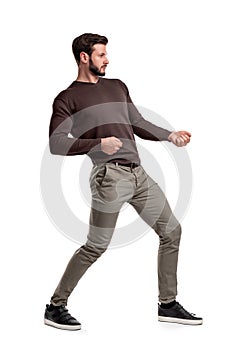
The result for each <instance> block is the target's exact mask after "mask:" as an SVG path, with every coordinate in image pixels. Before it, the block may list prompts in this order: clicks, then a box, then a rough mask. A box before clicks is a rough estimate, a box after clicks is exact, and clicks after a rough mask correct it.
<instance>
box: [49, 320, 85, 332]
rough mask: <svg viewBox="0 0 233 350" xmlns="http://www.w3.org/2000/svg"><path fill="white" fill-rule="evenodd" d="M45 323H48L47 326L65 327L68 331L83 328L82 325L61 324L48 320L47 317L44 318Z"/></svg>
mask: <svg viewBox="0 0 233 350" xmlns="http://www.w3.org/2000/svg"><path fill="white" fill-rule="evenodd" d="M44 324H46V325H47V326H51V327H55V328H59V329H64V330H66V331H77V330H79V329H81V325H74V326H69V325H65V324H59V323H56V322H53V321H50V320H47V319H46V318H45V319H44Z"/></svg>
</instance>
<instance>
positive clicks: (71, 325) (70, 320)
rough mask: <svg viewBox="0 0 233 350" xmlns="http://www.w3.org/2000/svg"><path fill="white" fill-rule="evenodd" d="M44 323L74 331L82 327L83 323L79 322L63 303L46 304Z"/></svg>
mask: <svg viewBox="0 0 233 350" xmlns="http://www.w3.org/2000/svg"><path fill="white" fill-rule="evenodd" d="M44 323H45V324H46V325H48V326H52V327H56V328H59V329H66V330H74V331H75V330H78V329H81V323H79V322H78V321H77V320H76V319H75V318H74V317H72V316H71V315H70V314H69V312H68V310H67V308H66V307H65V306H63V305H62V306H54V305H52V304H50V305H46V309H45V314H44Z"/></svg>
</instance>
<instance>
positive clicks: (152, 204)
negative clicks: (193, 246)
mask: <svg viewBox="0 0 233 350" xmlns="http://www.w3.org/2000/svg"><path fill="white" fill-rule="evenodd" d="M135 176H136V177H137V178H138V183H139V184H140V185H139V186H138V189H137V191H136V192H135V195H134V197H133V198H132V200H131V201H130V204H132V205H133V207H134V208H135V209H136V211H137V212H138V214H139V215H140V216H141V218H142V219H143V220H144V221H145V222H146V223H147V224H148V225H149V226H150V227H152V228H153V229H154V230H155V232H156V233H157V234H158V235H159V239H160V245H159V251H158V280H159V300H160V301H161V302H163V303H169V302H171V301H173V300H175V298H176V295H177V261H178V252H179V243H180V236H181V227H180V224H179V223H178V221H177V220H176V218H175V217H174V215H173V213H172V211H171V208H170V206H169V204H168V202H167V199H166V197H165V195H164V193H163V192H162V190H161V189H160V187H159V186H158V184H157V183H155V182H154V181H153V180H152V179H151V178H150V177H149V176H148V175H147V174H146V173H145V171H144V170H143V169H142V168H141V169H137V173H136V172H135Z"/></svg>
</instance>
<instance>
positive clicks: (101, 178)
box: [95, 165, 108, 186]
mask: <svg viewBox="0 0 233 350" xmlns="http://www.w3.org/2000/svg"><path fill="white" fill-rule="evenodd" d="M107 173H108V167H107V165H104V166H103V167H101V168H100V169H99V171H98V172H97V174H96V176H95V182H96V183H97V185H99V186H101V185H102V183H103V181H104V180H105V179H106V176H107Z"/></svg>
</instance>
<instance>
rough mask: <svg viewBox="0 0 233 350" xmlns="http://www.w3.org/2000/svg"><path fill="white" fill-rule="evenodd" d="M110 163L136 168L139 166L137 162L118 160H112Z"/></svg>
mask: <svg viewBox="0 0 233 350" xmlns="http://www.w3.org/2000/svg"><path fill="white" fill-rule="evenodd" d="M110 163H113V164H116V165H117V166H118V165H122V166H127V167H128V168H130V169H134V168H137V167H138V166H139V164H137V163H120V162H115V161H112V162H110Z"/></svg>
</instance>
